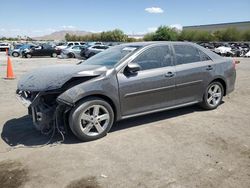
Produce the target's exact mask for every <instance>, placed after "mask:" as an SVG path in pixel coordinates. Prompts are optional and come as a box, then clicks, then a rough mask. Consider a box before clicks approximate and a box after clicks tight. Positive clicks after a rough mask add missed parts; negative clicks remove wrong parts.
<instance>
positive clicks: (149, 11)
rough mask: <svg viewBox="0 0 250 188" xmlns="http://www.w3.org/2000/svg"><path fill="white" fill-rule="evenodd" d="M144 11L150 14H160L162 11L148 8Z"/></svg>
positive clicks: (157, 8)
mask: <svg viewBox="0 0 250 188" xmlns="http://www.w3.org/2000/svg"><path fill="white" fill-rule="evenodd" d="M145 11H146V12H148V13H151V14H160V13H163V12H164V10H163V9H161V8H160V7H149V8H145Z"/></svg>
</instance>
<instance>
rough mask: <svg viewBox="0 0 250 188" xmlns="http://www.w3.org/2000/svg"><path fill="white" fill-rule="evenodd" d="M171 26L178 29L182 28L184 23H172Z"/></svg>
mask: <svg viewBox="0 0 250 188" xmlns="http://www.w3.org/2000/svg"><path fill="white" fill-rule="evenodd" d="M169 27H171V28H175V29H177V30H180V31H181V30H182V28H183V27H182V25H181V24H172V25H170V26H169Z"/></svg>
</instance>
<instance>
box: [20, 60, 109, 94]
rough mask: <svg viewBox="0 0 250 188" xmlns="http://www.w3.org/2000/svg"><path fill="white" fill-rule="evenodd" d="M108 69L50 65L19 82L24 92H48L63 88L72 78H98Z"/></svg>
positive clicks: (93, 66)
mask: <svg viewBox="0 0 250 188" xmlns="http://www.w3.org/2000/svg"><path fill="white" fill-rule="evenodd" d="M107 70H108V69H107V68H106V67H104V66H99V65H83V64H80V65H69V64H62V65H50V66H46V67H42V68H38V69H35V70H33V71H31V72H29V73H27V74H25V75H24V76H22V77H21V79H20V80H19V81H18V84H17V88H18V89H19V90H22V91H48V90H53V89H58V88H60V87H62V85H63V84H64V83H66V82H67V81H68V80H70V79H71V78H72V77H77V76H78V77H84V76H98V75H101V74H102V73H105V72H106V71H107Z"/></svg>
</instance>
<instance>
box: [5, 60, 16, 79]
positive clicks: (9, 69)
mask: <svg viewBox="0 0 250 188" xmlns="http://www.w3.org/2000/svg"><path fill="white" fill-rule="evenodd" d="M5 79H9V80H11V79H15V76H14V73H13V69H12V63H11V59H10V56H8V60H7V77H6V78H5Z"/></svg>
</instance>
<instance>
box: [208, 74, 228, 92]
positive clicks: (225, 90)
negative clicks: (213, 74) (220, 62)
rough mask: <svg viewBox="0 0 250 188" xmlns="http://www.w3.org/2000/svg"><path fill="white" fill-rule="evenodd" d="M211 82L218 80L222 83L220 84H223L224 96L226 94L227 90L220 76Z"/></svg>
mask: <svg viewBox="0 0 250 188" xmlns="http://www.w3.org/2000/svg"><path fill="white" fill-rule="evenodd" d="M212 82H220V83H221V84H222V86H223V89H224V96H226V94H227V93H226V92H227V85H226V82H225V81H224V80H223V79H221V78H217V79H215V80H213V81H212ZM212 82H211V83H212Z"/></svg>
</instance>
